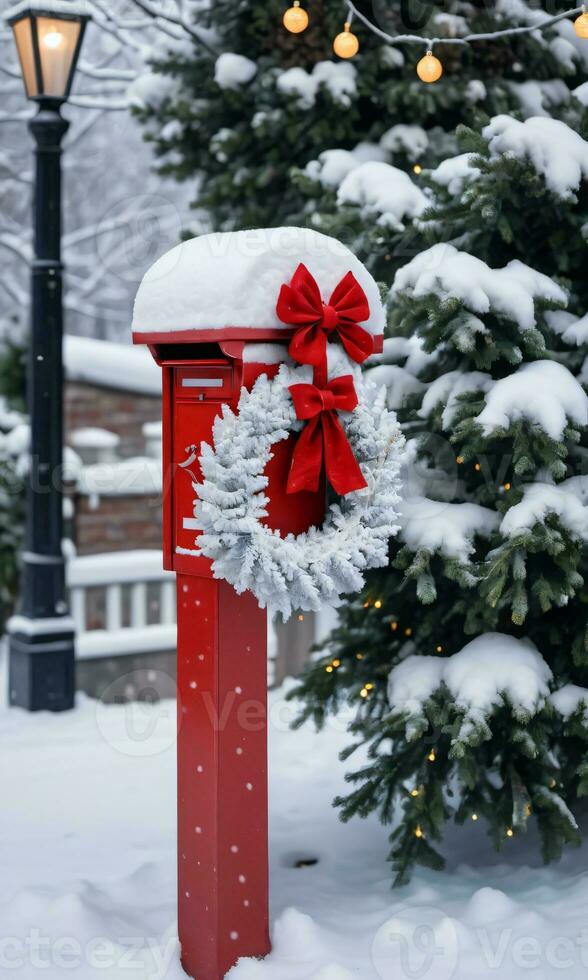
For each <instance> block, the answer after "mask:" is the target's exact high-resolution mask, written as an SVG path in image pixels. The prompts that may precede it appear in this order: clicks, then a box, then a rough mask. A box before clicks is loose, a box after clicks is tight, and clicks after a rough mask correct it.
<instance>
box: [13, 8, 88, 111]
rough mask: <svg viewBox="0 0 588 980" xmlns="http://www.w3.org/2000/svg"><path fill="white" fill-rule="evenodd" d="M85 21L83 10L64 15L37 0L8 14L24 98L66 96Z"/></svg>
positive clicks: (86, 19) (58, 97)
mask: <svg viewBox="0 0 588 980" xmlns="http://www.w3.org/2000/svg"><path fill="white" fill-rule="evenodd" d="M48 6H49V5H48ZM87 21H88V17H87V16H86V15H85V14H80V15H79V16H76V15H74V14H72V15H64V14H62V13H61V12H59V13H55V12H52V11H51V10H50V9H48V10H46V11H45V10H43V9H42V8H41V7H40V6H38V5H37V4H31V6H30V7H29V8H24V9H22V12H20V13H19V14H18V15H17V16H15V17H14V18H11V20H10V21H9V23H10V24H11V26H12V30H13V33H14V39H15V42H16V49H17V51H18V57H19V60H20V66H21V70H22V75H23V81H24V86H25V91H26V94H27V98H29V99H34V100H36V101H38V102H42V101H43V100H44V99H47V100H52V101H59V102H64V101H65V100H66V99H67V97H68V95H69V92H70V89H71V84H72V81H73V76H74V72H75V69H76V64H77V61H78V57H79V53H80V48H81V44H82V40H83V36H84V31H85V27H86V23H87Z"/></svg>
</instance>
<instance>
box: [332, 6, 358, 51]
mask: <svg viewBox="0 0 588 980" xmlns="http://www.w3.org/2000/svg"><path fill="white" fill-rule="evenodd" d="M333 51H334V52H335V54H336V55H337V56H338V57H339V58H354V57H355V55H356V54H357V52H358V51H359V39H358V38H357V36H356V35H355V34H354V33H353V32H352V30H351V14H350V15H349V16H348V19H347V20H346V22H345V26H344V28H343V30H342V32H341V34H337V37H336V38H335V40H334V41H333Z"/></svg>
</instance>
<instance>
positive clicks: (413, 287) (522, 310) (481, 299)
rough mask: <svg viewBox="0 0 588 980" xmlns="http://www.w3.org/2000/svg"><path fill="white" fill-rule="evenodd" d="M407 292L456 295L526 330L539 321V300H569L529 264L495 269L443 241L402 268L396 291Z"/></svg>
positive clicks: (472, 306) (477, 310)
mask: <svg viewBox="0 0 588 980" xmlns="http://www.w3.org/2000/svg"><path fill="white" fill-rule="evenodd" d="M404 290H408V291H410V292H411V293H412V295H413V296H427V295H428V294H429V293H434V294H436V295H437V296H439V297H440V298H441V299H448V298H449V297H450V296H453V297H456V298H457V299H460V300H461V301H462V303H464V305H465V306H467V307H468V308H469V309H470V310H473V311H474V312H475V313H488V312H489V310H490V309H493V310H495V311H497V312H498V313H502V314H503V315H504V316H507V317H509V318H510V319H512V320H514V321H515V323H517V324H518V326H519V327H520V329H521V330H529V329H531V327H533V326H534V325H535V307H534V300H536V299H543V300H548V301H550V302H553V303H562V304H563V303H565V302H566V299H567V297H566V294H565V292H564V290H563V289H562V288H561V287H560V286H558V285H557V283H555V282H553V280H552V279H550V278H549V276H545V275H543V273H541V272H536V271H535V269H531V268H530V266H528V265H525V264H524V263H523V262H519V261H517V260H514V261H512V262H509V263H508V265H506V266H504V268H503V269H491V268H490V266H488V265H486V263H485V262H482V260H481V259H478V258H476V257H475V256H474V255H469V254H468V253H467V252H460V251H459V250H458V249H457V248H455V246H454V245H446V244H444V243H443V242H438V243H437V244H436V245H433V246H432V247H431V248H428V249H425V251H424V252H420V253H419V254H418V255H417V256H415V258H414V259H412V260H411V261H410V262H409V263H408V264H407V265H405V266H402V268H401V269H399V270H398V272H397V273H396V275H395V277H394V283H393V285H392V290H391V295H392V296H393V297H394V296H396V295H398V293H400V292H402V291H404Z"/></svg>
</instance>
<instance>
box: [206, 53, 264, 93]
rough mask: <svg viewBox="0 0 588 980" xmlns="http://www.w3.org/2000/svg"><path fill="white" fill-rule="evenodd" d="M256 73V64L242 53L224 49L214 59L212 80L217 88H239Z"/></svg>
mask: <svg viewBox="0 0 588 980" xmlns="http://www.w3.org/2000/svg"><path fill="white" fill-rule="evenodd" d="M256 74H257V65H256V64H255V62H254V61H251V59H250V58H245V57H244V55H242V54H233V52H232V51H224V52H223V54H221V55H219V57H218V58H217V59H216V63H215V66H214V80H215V82H216V84H217V85H218V86H219V88H233V89H239V88H241V86H242V85H247V83H248V82H250V81H251V79H252V78H255V76H256Z"/></svg>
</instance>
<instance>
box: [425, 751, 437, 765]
mask: <svg viewBox="0 0 588 980" xmlns="http://www.w3.org/2000/svg"><path fill="white" fill-rule="evenodd" d="M436 758H437V753H436V752H435V749H431V751H430V752H429V754H428V756H427V759H428V760H429V762H434V761H435V759H436Z"/></svg>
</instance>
